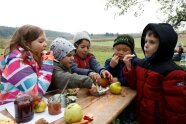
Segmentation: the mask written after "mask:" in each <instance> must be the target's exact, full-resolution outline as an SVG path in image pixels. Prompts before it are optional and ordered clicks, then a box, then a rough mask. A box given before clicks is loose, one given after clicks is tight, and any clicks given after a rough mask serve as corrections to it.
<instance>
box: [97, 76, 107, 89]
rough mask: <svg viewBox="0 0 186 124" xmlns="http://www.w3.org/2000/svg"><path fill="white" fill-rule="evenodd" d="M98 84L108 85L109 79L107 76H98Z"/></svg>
mask: <svg viewBox="0 0 186 124" xmlns="http://www.w3.org/2000/svg"><path fill="white" fill-rule="evenodd" d="M98 84H99V85H101V86H102V87H104V88H105V87H107V86H108V85H109V80H108V79H107V78H100V79H98Z"/></svg>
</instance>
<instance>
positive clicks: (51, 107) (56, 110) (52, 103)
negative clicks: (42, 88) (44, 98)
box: [48, 97, 62, 115]
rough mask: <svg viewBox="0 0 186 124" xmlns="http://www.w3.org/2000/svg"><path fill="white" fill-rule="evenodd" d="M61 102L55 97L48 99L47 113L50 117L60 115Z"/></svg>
mask: <svg viewBox="0 0 186 124" xmlns="http://www.w3.org/2000/svg"><path fill="white" fill-rule="evenodd" d="M61 107H62V106H61V102H60V100H59V99H56V97H50V98H49V99H48V113H49V114H51V115H58V114H60V113H61Z"/></svg>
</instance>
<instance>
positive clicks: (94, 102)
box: [1, 87, 136, 124]
mask: <svg viewBox="0 0 186 124" xmlns="http://www.w3.org/2000/svg"><path fill="white" fill-rule="evenodd" d="M51 95H53V94H51V93H50V94H48V95H46V97H48V96H51ZM135 96H136V91H134V90H132V89H130V88H127V87H123V90H122V93H121V95H113V94H111V93H110V92H109V91H107V93H106V94H105V95H102V96H91V95H90V94H89V93H88V90H87V89H80V90H79V92H78V94H77V97H78V99H77V100H76V103H78V104H79V105H80V106H81V107H82V109H83V114H84V115H86V114H92V115H93V119H94V120H93V121H92V122H91V123H90V124H110V123H111V122H112V121H113V120H114V119H116V117H117V116H118V115H119V114H120V113H121V112H122V111H123V110H124V109H125V108H126V107H127V106H128V105H129V104H130V102H131V101H132V100H133V99H134V97H135ZM1 113H3V114H4V115H7V116H9V115H8V114H7V113H6V112H5V111H3V112H1ZM51 124H65V121H64V119H63V117H62V118H60V119H58V120H56V121H54V122H52V123H51Z"/></svg>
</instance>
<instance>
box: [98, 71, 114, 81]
mask: <svg viewBox="0 0 186 124" xmlns="http://www.w3.org/2000/svg"><path fill="white" fill-rule="evenodd" d="M101 75H102V77H103V78H107V79H108V80H109V81H112V78H113V77H112V74H111V73H110V72H109V71H107V70H102V71H101Z"/></svg>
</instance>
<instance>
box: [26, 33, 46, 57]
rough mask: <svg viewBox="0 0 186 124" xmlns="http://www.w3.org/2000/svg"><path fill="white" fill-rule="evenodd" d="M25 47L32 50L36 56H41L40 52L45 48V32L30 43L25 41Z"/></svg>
mask: <svg viewBox="0 0 186 124" xmlns="http://www.w3.org/2000/svg"><path fill="white" fill-rule="evenodd" d="M26 45H27V47H29V49H31V50H32V52H34V54H36V55H37V56H38V57H41V52H42V51H43V50H45V49H46V48H47V43H46V37H45V34H42V35H40V36H39V37H38V38H37V39H36V40H34V41H32V42H31V43H26Z"/></svg>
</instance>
